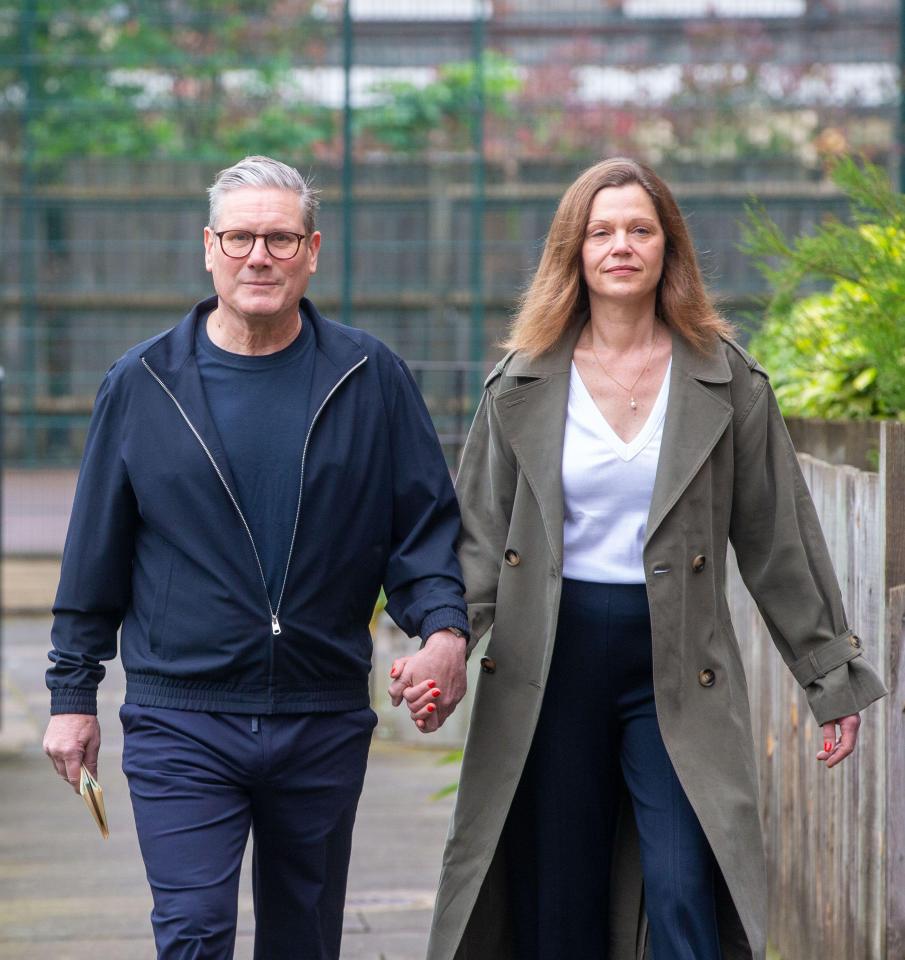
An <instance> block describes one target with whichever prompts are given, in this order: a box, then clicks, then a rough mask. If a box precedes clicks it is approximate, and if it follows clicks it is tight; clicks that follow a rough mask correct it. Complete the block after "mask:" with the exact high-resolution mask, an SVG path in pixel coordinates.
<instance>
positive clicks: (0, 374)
mask: <svg viewBox="0 0 905 960" xmlns="http://www.w3.org/2000/svg"><path fill="white" fill-rule="evenodd" d="M5 380H6V371H5V370H4V369H3V367H0V729H2V727H3V564H4V540H3V471H4V469H5V468H6V436H5V427H6V409H5V407H4V389H3V387H4V381H5Z"/></svg>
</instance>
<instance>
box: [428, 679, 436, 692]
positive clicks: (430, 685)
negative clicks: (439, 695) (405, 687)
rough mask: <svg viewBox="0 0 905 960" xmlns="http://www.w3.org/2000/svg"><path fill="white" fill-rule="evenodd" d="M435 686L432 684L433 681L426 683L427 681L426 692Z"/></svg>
mask: <svg viewBox="0 0 905 960" xmlns="http://www.w3.org/2000/svg"><path fill="white" fill-rule="evenodd" d="M436 686H437V684H436V683H434V681H433V680H428V681H427V689H428V690H430V689H431V688H432V687H436Z"/></svg>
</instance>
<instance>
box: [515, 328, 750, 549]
mask: <svg viewBox="0 0 905 960" xmlns="http://www.w3.org/2000/svg"><path fill="white" fill-rule="evenodd" d="M581 327H582V325H581V324H576V325H575V326H574V327H573V328H572V329H570V330H569V331H568V332H567V333H566V334H565V335H564V336H563V338H562V340H561V341H560V342H559V344H558V345H557V346H556V348H555V349H554V350H552V351H550V352H548V353H546V354H543V355H542V356H540V357H536V358H534V359H529V358H526V357H522V356H520V355H519V354H516V355H515V356H514V357H513V359H512V361H511V362H510V363H509V364H508V366H507V368H506V374H507V376H509V377H514V378H517V379H518V380H519V381H520V382H519V384H518V385H517V386H515V387H512V388H510V389H508V390H503V391H502V392H501V393H500V394H498V396H497V398H496V410H497V415H498V417H499V420H500V425H501V427H502V428H503V432H504V433H505V435H506V438H507V439H508V440H509V443H510V445H511V447H512V450H513V452H514V453H515V456H516V458H517V459H518V461H519V465H520V466H521V468H522V470H523V472H524V474H525V478H526V479H527V481H528V483H529V485H530V486H531V489H532V491H533V493H534V496H535V498H536V499H537V502H538V505H539V506H540V511H541V516H542V517H543V521H544V527H545V529H546V532H547V539H548V540H549V542H550V546H551V549H552V551H553V556H554V558H555V560H556V562H557V563H558V564H560V565H562V543H563V535H562V529H563V489H562V449H563V440H564V437H565V424H566V410H567V408H568V401H569V377H570V371H571V363H572V352H573V350H574V349H575V343H576V341H577V340H578V337H579V335H580V333H581ZM731 379H732V373H731V371H730V368H729V362H728V360H727V359H726V356H725V353H724V352H723V350H722V349H719V348H717V349H715V350H714V351H713V352H712V353H711V354H710V355H706V356H705V355H703V354H700V353H698V352H697V351H696V350H694V348H693V347H691V346H690V345H689V344H688V343H687V341H686V340H685V339H684V338H683V337H681V336H680V335H678V334H676V333H675V332H673V334H672V369H671V372H670V382H669V404H668V407H667V412H666V422H665V423H664V426H663V441H662V445H661V448H660V459H659V463H658V465H657V476H656V480H655V483H654V492H653V497H652V499H651V505H650V512H649V514H648V523H647V532H646V537H645V542H647V541H649V540H650V538H651V536H652V535H653V534H654V533H655V532H656V530H657V528H658V527H659V526H660V524H661V523H662V522H663V519H664V517H665V516H666V515H667V514H668V513H669V511H670V510H671V509H672V508H673V506H674V505H675V504H676V502H677V501H678V499H679V497H680V496H681V495H682V493H683V491H684V490H685V488H686V487H687V486H688V484H689V483H691V481H692V479H693V478H694V475H695V474H696V473H697V471H698V470H699V469H700V468H701V465H702V464H703V463H704V461H705V460H706V459H707V457H708V456H709V454H710V451H711V450H713V448H714V447H715V446H716V444H717V441H718V440H719V439H720V437H721V436H722V435H723V433H724V432H725V430H726V427H727V426H728V425H729V421H730V420H731V419H732V407H731V405H730V404H729V402H728V401H727V400H725V399H723V398H722V397H721V396H719V395H718V394H717V393H716V392H715V391H713V390H711V389H709V388H708V387H707V386H706V385H707V384H721V383H728V382H729V381H730V380H731Z"/></svg>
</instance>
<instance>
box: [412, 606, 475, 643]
mask: <svg viewBox="0 0 905 960" xmlns="http://www.w3.org/2000/svg"><path fill="white" fill-rule="evenodd" d="M449 627H455V628H456V629H458V630H461V631H462V633H464V634H465V636H466V637H467V636H468V635H469V631H468V617H466V616H465V614H464V613H463V612H462V611H461V610H457V609H456V608H455V607H440V608H439V610H431V612H430V613H429V614H428V615H427V616H426V617H425V618H424V619H423V620H422V621H421V639H422V640H427V638H428V637H429V636H430V635H431V634H432V633H436V632H437V631H438V630H445V629H447V628H449Z"/></svg>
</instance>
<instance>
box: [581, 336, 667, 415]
mask: <svg viewBox="0 0 905 960" xmlns="http://www.w3.org/2000/svg"><path fill="white" fill-rule="evenodd" d="M658 332H659V331H658V330H657V328H656V327H654V335H653V337H651V341H650V351H649V352H648V354H647V360H645V361H644V366H643V367H642V368H641V373H639V374H638V376H637V377H635V382H634V383H633V384H632V385H631V386H630V387H627V386H626V385H625V384H624V383H620V381H618V380H617V379H616V378H615V377H614V376H613V375H612V374H611V373H610V371H609V370H607V368H606V367H605V366H604V365H603V361H602V360H601V359H600V355H599V354H598V353H597V348H596V347H595V346H594V332H593V330H589V331H588V340H589V342H590V344H591V353H593V354H594V359H595V360H596V361H597V366H598V367H600V369H601V370H602V371H603V372H604V373H605V374H606V376H608V377H609V378H610V380H612V381H613V383H615V384H616V386H617V387H621V388H622V389H623V390H624V391H625V392H626V393H627V394H628V405H629V406H630V407H631V408H632V410H633V411H635V410H637V409H638V401H637V400H636V399H635V387H637V386H638V381H639V380H640V379H641V378H642V377H643V376H644V372H645V371H646V370H647V369H648V367H649V366H650V360H651V357H652V356H653V355H654V344H656V342H657V334H658Z"/></svg>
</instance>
